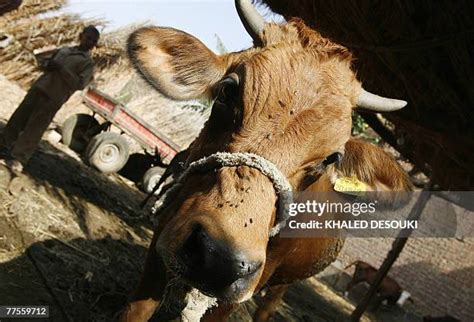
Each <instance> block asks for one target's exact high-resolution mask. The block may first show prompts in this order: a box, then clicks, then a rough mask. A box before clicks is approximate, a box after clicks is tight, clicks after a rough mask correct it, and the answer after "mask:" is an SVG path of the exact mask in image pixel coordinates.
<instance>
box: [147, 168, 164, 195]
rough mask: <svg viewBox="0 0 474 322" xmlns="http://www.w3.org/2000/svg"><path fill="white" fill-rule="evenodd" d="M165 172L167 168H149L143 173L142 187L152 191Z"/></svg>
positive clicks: (149, 191)
mask: <svg viewBox="0 0 474 322" xmlns="http://www.w3.org/2000/svg"><path fill="white" fill-rule="evenodd" d="M163 173H165V168H161V167H153V168H150V169H148V171H147V172H145V174H144V175H143V179H142V189H143V191H145V192H146V193H151V192H152V191H153V188H155V185H156V184H157V183H158V181H160V179H161V176H162V175H163ZM160 190H161V189H158V190H157V191H156V192H155V193H159V192H160Z"/></svg>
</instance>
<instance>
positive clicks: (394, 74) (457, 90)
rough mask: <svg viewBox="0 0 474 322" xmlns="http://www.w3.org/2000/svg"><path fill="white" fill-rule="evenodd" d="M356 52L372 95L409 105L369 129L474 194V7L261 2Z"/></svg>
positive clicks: (463, 1) (445, 1)
mask: <svg viewBox="0 0 474 322" xmlns="http://www.w3.org/2000/svg"><path fill="white" fill-rule="evenodd" d="M261 2H264V3H266V4H267V5H268V6H269V7H270V8H271V9H272V10H273V11H274V12H277V13H279V14H282V15H283V16H284V17H285V18H286V19H290V18H291V17H300V18H302V19H303V20H304V21H305V22H306V23H307V24H308V25H310V26H311V27H312V28H314V29H315V30H317V31H319V32H321V33H322V34H323V35H324V36H326V37H329V38H330V39H332V40H334V41H336V42H338V43H341V44H343V45H345V46H346V47H348V48H349V49H350V50H351V51H352V52H353V53H354V56H355V58H356V60H355V61H354V64H355V65H356V68H355V69H356V70H357V71H358V77H359V79H360V80H363V82H364V87H365V88H367V89H368V90H370V91H372V92H375V93H378V94H380V95H383V96H387V97H396V98H402V99H405V100H407V101H408V104H409V105H408V106H407V108H405V109H403V110H402V111H400V112H397V113H392V114H387V115H384V117H386V119H383V118H381V117H378V116H374V115H367V114H364V115H363V117H364V118H365V120H366V122H367V123H368V124H369V125H370V126H371V127H372V128H373V129H374V130H376V131H377V132H378V134H379V135H380V136H381V137H382V138H383V139H384V140H385V141H387V142H388V143H390V144H391V145H393V146H394V147H395V148H396V149H397V150H398V151H399V152H400V153H402V155H404V156H405V157H407V158H408V159H410V160H411V161H412V162H413V163H414V164H415V165H416V167H417V168H418V169H421V170H423V171H424V172H425V173H427V174H428V176H429V177H430V178H431V180H432V183H434V184H437V185H438V186H439V188H440V189H445V190H448V189H449V190H472V188H474V170H473V168H472V166H471V165H472V163H473V162H474V135H473V134H474V128H473V126H472V123H473V121H474V108H473V103H474V20H473V19H472V17H473V16H474V2H472V1H470V0H460V1H450V0H441V1H429V0H422V1H409V0H387V1H373V0H362V1H359V0H332V1H323V0H294V1H283V0H261Z"/></svg>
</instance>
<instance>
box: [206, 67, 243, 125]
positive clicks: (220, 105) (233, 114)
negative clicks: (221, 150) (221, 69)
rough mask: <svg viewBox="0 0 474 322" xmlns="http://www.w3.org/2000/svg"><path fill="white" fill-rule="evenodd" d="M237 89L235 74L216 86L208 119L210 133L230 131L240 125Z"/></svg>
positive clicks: (237, 83)
mask: <svg viewBox="0 0 474 322" xmlns="http://www.w3.org/2000/svg"><path fill="white" fill-rule="evenodd" d="M239 89H240V88H239V79H238V77H237V76H236V74H230V75H229V76H227V77H226V78H224V79H223V80H222V81H220V82H219V83H218V84H217V86H216V88H215V96H214V104H213V106H212V113H211V116H210V118H209V125H210V130H211V131H212V132H222V131H225V130H232V129H235V127H236V126H237V125H238V124H239V123H240V112H239V111H240V109H239V107H238V98H239Z"/></svg>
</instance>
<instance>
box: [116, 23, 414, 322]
mask: <svg viewBox="0 0 474 322" xmlns="http://www.w3.org/2000/svg"><path fill="white" fill-rule="evenodd" d="M263 44H264V45H263V47H262V48H252V49H249V50H247V51H243V52H239V53H230V54H227V55H223V56H216V55H215V54H213V53H212V52H211V51H210V50H208V49H207V48H205V47H204V45H203V44H202V43H201V42H199V41H198V40H197V39H196V38H194V37H192V36H190V35H188V34H186V33H184V32H181V31H177V30H174V29H169V28H156V27H154V28H144V29H140V30H138V31H136V32H135V33H134V34H132V36H131V37H130V39H129V55H130V58H131V59H132V61H133V63H134V65H135V67H136V68H137V70H138V71H139V72H140V73H141V74H142V76H143V77H144V78H145V79H147V80H148V81H149V83H150V84H151V85H153V86H154V87H155V88H156V89H157V90H158V91H160V92H161V93H162V94H164V95H166V96H168V97H170V98H173V99H178V100H182V99H189V98H197V97H199V96H205V95H208V96H209V95H212V93H215V92H216V88H219V82H220V81H221V80H222V79H224V78H225V76H226V75H229V74H230V73H234V75H236V76H237V77H238V79H239V94H238V97H234V98H233V100H232V103H229V104H232V106H231V107H232V111H238V115H241V117H240V119H239V121H238V122H237V124H236V125H235V126H233V127H229V128H224V129H221V130H220V131H219V132H218V133H215V131H212V130H211V129H212V126H213V125H215V124H214V123H216V122H217V123H219V122H220V121H221V120H215V119H213V116H212V115H211V119H210V120H209V121H208V123H207V124H206V126H205V127H204V129H203V130H202V132H201V134H200V135H199V137H198V138H197V139H196V140H195V142H194V143H193V144H192V145H191V147H190V148H189V156H188V159H187V163H189V162H192V161H194V160H197V159H198V158H201V157H203V156H207V155H210V154H212V153H215V152H218V151H228V152H251V153H256V154H259V155H260V156H263V157H265V158H266V159H268V160H270V161H272V162H273V163H274V164H275V165H277V166H278V167H279V168H280V170H281V171H282V172H283V173H284V174H285V175H286V176H287V178H288V179H289V180H290V182H291V183H292V185H293V186H294V187H302V186H303V185H302V182H303V180H304V179H305V178H306V174H307V171H308V170H307V169H308V168H310V167H311V166H312V165H317V164H320V163H321V162H322V161H323V160H324V159H325V158H326V157H327V156H329V155H331V154H333V153H335V152H341V153H345V157H344V161H343V163H342V167H341V169H338V170H336V169H334V167H330V168H328V169H327V170H326V171H325V172H323V173H322V174H321V175H320V177H319V178H318V179H317V180H316V181H314V182H309V183H305V185H304V187H305V188H304V189H306V190H310V191H333V185H332V183H331V176H333V175H334V173H336V172H337V171H339V172H342V173H343V174H344V175H351V174H355V175H357V176H360V178H361V180H364V181H366V182H367V183H368V184H369V185H370V186H371V187H372V188H373V189H374V190H378V189H382V188H383V190H397V191H398V190H405V189H407V188H408V187H409V183H408V179H407V177H406V175H405V174H404V173H403V171H402V170H401V169H400V168H399V167H398V165H396V162H395V161H394V160H393V159H391V158H390V157H389V156H388V155H386V154H385V153H384V152H383V151H381V150H380V149H379V148H377V147H374V146H371V145H368V144H366V143H362V142H357V141H350V140H349V139H350V131H351V112H352V108H353V106H354V105H355V102H356V100H357V97H358V94H359V92H360V89H361V86H360V83H359V82H358V81H357V79H356V77H355V73H354V72H353V71H352V70H351V60H352V57H351V54H350V53H349V52H348V51H347V49H345V48H344V47H342V46H340V45H337V44H334V43H332V42H331V41H329V40H328V39H325V38H323V37H322V36H321V35H320V34H319V33H317V32H315V31H314V30H311V29H309V28H307V27H306V26H305V25H304V24H303V22H302V21H300V20H293V21H291V22H290V23H288V24H285V25H276V24H267V26H266V28H265V31H264V41H263ZM331 169H332V170H331ZM339 172H338V173H339ZM276 202H277V196H276V195H275V192H274V189H273V187H272V184H271V183H270V182H269V180H268V179H267V178H266V177H265V176H263V175H262V174H261V173H260V172H258V171H257V170H254V169H250V168H247V167H245V166H240V167H235V168H222V169H219V170H217V171H215V172H212V171H211V172H209V173H205V174H202V175H196V176H192V177H190V178H189V180H187V182H186V183H185V184H184V187H183V189H182V190H181V191H180V193H179V195H178V196H177V197H176V199H175V201H174V203H173V204H172V205H170V206H169V207H168V208H167V209H166V210H165V211H164V213H163V214H162V215H161V216H162V218H161V220H160V226H159V227H158V229H157V230H156V232H155V236H154V238H153V241H152V244H151V247H150V250H149V257H148V260H147V264H146V268H145V273H144V275H143V278H142V282H141V284H140V286H139V288H138V291H137V293H136V294H135V295H134V297H133V299H132V302H131V303H130V305H129V307H128V309H127V310H126V312H125V314H124V316H123V319H124V320H128V321H144V320H146V319H147V318H149V317H150V315H151V314H152V313H153V310H154V309H155V308H156V307H158V306H159V304H160V301H161V299H162V296H163V294H164V287H165V285H166V284H167V283H168V282H169V279H170V278H172V276H173V274H176V271H177V272H178V274H179V271H180V270H181V269H182V267H180V264H179V263H178V262H177V261H176V258H175V257H176V256H175V254H176V252H177V251H178V249H179V248H180V247H181V245H182V244H183V243H184V241H185V240H186V239H187V237H188V236H189V235H190V233H191V229H192V227H193V225H195V224H196V223H198V224H200V225H201V226H203V227H204V228H205V229H206V231H207V233H208V234H209V236H211V237H212V238H214V239H217V240H219V241H221V242H223V243H226V244H227V245H229V247H231V248H232V249H235V250H236V251H239V252H244V253H245V254H246V255H247V257H248V258H250V259H252V260H256V261H257V260H258V261H261V262H263V266H262V268H261V269H260V270H259V271H258V273H257V274H255V276H254V277H253V278H252V279H251V280H250V281H249V282H248V287H247V288H246V289H245V290H243V291H241V292H238V293H235V294H233V295H232V297H231V298H227V299H225V301H221V302H220V305H219V307H218V309H214V310H212V311H210V312H208V314H207V315H206V317H205V319H206V320H209V321H220V320H225V319H226V317H228V315H229V314H230V313H231V312H232V310H233V308H234V307H235V306H236V304H235V303H238V302H241V301H244V300H247V299H248V298H250V297H251V296H252V295H253V294H254V292H256V291H259V290H260V289H262V288H264V287H266V286H272V287H273V288H274V292H273V294H275V298H274V299H272V298H271V297H269V298H268V299H267V300H265V303H266V304H265V305H264V306H265V307H264V308H262V310H260V311H258V312H259V313H257V316H256V319H257V320H262V321H263V320H265V319H267V318H268V317H269V316H270V315H271V313H272V311H273V310H274V309H275V307H276V303H277V302H278V301H279V300H280V299H281V297H282V295H283V293H284V289H285V287H278V286H279V285H287V284H289V283H291V282H293V281H295V280H298V279H304V278H307V277H309V276H311V275H313V274H315V273H317V272H318V271H320V270H322V269H324V267H326V266H327V265H329V263H330V262H332V261H333V260H334V259H335V258H336V257H337V254H338V253H339V251H340V249H341V247H342V241H341V240H340V239H338V238H319V239H316V238H314V239H296V238H295V239H281V238H278V237H275V238H272V239H271V240H269V238H268V233H269V230H270V228H271V227H272V226H273V224H274V221H275V214H276ZM155 266H158V267H155ZM171 271H175V273H169V272H171ZM157 280H158V281H157ZM270 293H271V292H270Z"/></svg>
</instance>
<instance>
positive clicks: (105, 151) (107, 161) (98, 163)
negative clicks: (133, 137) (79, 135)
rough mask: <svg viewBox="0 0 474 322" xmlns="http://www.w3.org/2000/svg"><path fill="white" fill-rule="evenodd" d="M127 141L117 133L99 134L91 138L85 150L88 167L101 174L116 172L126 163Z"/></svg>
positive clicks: (127, 154) (127, 153)
mask: <svg viewBox="0 0 474 322" xmlns="http://www.w3.org/2000/svg"><path fill="white" fill-rule="evenodd" d="M128 156H129V152H128V143H127V141H126V140H125V139H124V138H123V137H122V136H121V135H120V134H117V133H112V132H104V133H99V134H97V135H96V136H94V137H93V138H92V140H91V141H90V142H89V145H88V146H87V149H86V154H85V157H86V160H87V161H88V163H89V165H91V166H93V167H94V168H96V169H97V170H99V171H100V172H103V173H112V172H117V171H119V170H120V169H122V168H123V166H124V165H125V164H126V163H127V160H128Z"/></svg>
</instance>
